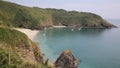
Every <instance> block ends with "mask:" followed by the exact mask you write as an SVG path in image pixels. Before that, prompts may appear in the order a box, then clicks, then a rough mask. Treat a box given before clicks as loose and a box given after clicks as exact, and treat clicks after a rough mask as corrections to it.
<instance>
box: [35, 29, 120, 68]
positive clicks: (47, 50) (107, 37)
mask: <svg viewBox="0 0 120 68" xmlns="http://www.w3.org/2000/svg"><path fill="white" fill-rule="evenodd" d="M35 40H36V41H37V42H38V44H40V47H41V51H42V52H43V53H44V54H45V56H46V57H47V58H49V59H51V60H56V59H57V58H58V57H59V55H60V53H61V52H62V51H64V50H66V49H70V50H71V51H72V53H73V55H74V56H75V57H76V58H77V59H78V60H80V61H81V63H80V65H79V68H120V28H113V29H81V30H79V29H70V28H54V29H47V30H43V31H40V33H38V35H37V36H36V38H35Z"/></svg>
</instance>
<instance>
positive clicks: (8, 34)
mask: <svg viewBox="0 0 120 68" xmlns="http://www.w3.org/2000/svg"><path fill="white" fill-rule="evenodd" d="M0 48H1V49H3V50H4V51H6V52H9V54H14V53H15V54H16V55H18V56H19V58H17V59H22V63H27V62H28V63H30V64H36V63H43V56H42V54H41V51H40V48H39V47H38V45H37V44H36V43H35V42H33V41H31V40H30V39H29V38H28V37H27V36H26V35H25V34H24V33H21V32H19V31H17V30H14V29H11V28H7V27H0ZM10 56H12V55H10ZM3 59H4V58H3ZM17 59H16V61H17ZM12 64H14V62H13V63H12Z"/></svg>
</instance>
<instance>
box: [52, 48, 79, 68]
mask: <svg viewBox="0 0 120 68" xmlns="http://www.w3.org/2000/svg"><path fill="white" fill-rule="evenodd" d="M78 64H79V61H78V60H77V59H76V58H75V57H74V56H73V55H72V53H71V51H70V50H65V51H63V52H62V54H61V55H60V57H59V58H58V59H57V60H56V62H55V63H54V65H55V68H78Z"/></svg>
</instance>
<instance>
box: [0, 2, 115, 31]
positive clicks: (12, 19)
mask: <svg viewBox="0 0 120 68" xmlns="http://www.w3.org/2000/svg"><path fill="white" fill-rule="evenodd" d="M0 25H1V26H9V27H24V28H30V29H40V28H43V27H49V26H53V25H64V26H72V27H85V28H112V27H115V26H114V25H112V24H110V23H108V22H107V21H105V20H104V19H102V18H101V17H100V16H98V15H96V14H93V13H88V12H77V11H66V10H63V9H52V8H48V9H43V8H37V7H26V6H21V5H17V4H15V3H10V2H5V1H0Z"/></svg>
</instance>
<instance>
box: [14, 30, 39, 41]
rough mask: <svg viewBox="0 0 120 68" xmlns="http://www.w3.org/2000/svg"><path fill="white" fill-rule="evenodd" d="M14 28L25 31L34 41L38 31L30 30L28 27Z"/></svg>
mask: <svg viewBox="0 0 120 68" xmlns="http://www.w3.org/2000/svg"><path fill="white" fill-rule="evenodd" d="M14 29H16V30H18V31H20V32H23V33H25V34H26V35H27V36H28V37H29V38H30V39H31V40H33V41H34V37H35V36H36V35H37V34H38V33H39V31H38V30H30V29H24V28H14Z"/></svg>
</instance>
